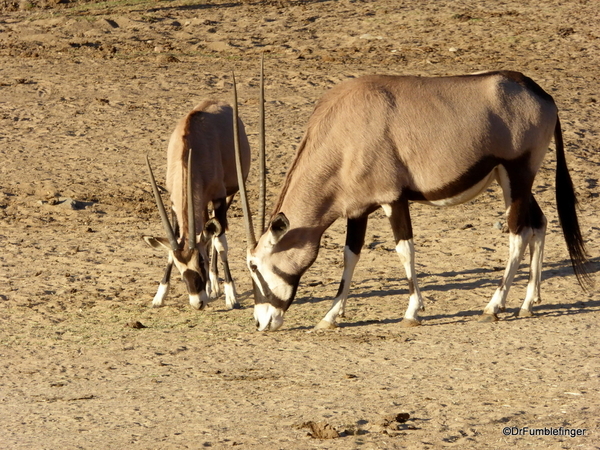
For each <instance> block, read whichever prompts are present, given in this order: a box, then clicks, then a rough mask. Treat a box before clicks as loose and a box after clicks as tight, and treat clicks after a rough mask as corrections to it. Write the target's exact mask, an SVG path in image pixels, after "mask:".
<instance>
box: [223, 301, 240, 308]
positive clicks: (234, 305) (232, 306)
mask: <svg viewBox="0 0 600 450" xmlns="http://www.w3.org/2000/svg"><path fill="white" fill-rule="evenodd" d="M227 308H228V309H242V306H241V305H240V304H239V303H238V302H237V301H236V302H235V303H228V304H227Z"/></svg>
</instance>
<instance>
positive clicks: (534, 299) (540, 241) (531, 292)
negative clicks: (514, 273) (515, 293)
mask: <svg viewBox="0 0 600 450" xmlns="http://www.w3.org/2000/svg"><path fill="white" fill-rule="evenodd" d="M531 200H532V202H531V209H530V213H531V222H532V229H533V235H532V237H531V240H530V242H529V253H530V256H531V259H530V269H529V283H528V284H527V294H526V295H525V300H524V301H523V304H522V305H521V309H520V310H519V312H518V313H517V315H518V316H519V317H529V316H532V315H533V312H532V307H533V305H534V304H536V303H540V302H541V301H542V299H541V295H540V285H541V281H542V260H543V258H544V241H545V239H546V226H547V223H548V221H547V219H546V217H545V216H544V213H543V212H542V210H541V209H540V207H539V205H538V203H537V202H536V201H535V198H533V196H532V197H531Z"/></svg>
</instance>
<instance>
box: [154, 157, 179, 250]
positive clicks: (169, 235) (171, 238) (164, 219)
mask: <svg viewBox="0 0 600 450" xmlns="http://www.w3.org/2000/svg"><path fill="white" fill-rule="evenodd" d="M146 165H147V166H148V172H150V182H151V183H152V191H154V199H155V200H156V206H157V207H158V213H159V214H160V218H161V220H162V224H163V227H164V229H165V232H166V233H167V238H168V239H169V243H170V244H171V249H172V250H173V251H174V252H175V251H177V250H179V243H178V242H177V238H176V237H175V233H174V232H173V228H172V227H171V222H169V218H168V217H167V212H166V211H165V205H164V204H163V201H162V198H161V196H160V192H158V186H157V185H156V180H155V179H154V173H152V167H150V159H149V158H148V155H146Z"/></svg>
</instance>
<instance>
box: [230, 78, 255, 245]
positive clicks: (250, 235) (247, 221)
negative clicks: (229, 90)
mask: <svg viewBox="0 0 600 450" xmlns="http://www.w3.org/2000/svg"><path fill="white" fill-rule="evenodd" d="M231 75H232V77H233V138H234V139H233V146H234V149H235V168H236V172H237V179H238V187H239V190H240V198H241V200H242V211H243V212H244V225H245V226H246V238H247V239H248V249H250V250H252V249H254V247H256V236H255V235H254V226H253V225H252V215H251V214H250V208H249V207H248V194H247V193H246V183H245V182H244V174H243V171H242V156H241V154H240V134H239V126H238V120H239V119H238V97H237V86H236V83H235V73H233V72H232V73H231Z"/></svg>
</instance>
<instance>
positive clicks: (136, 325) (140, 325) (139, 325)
mask: <svg viewBox="0 0 600 450" xmlns="http://www.w3.org/2000/svg"><path fill="white" fill-rule="evenodd" d="M125 326H126V327H128V328H135V329H140V328H148V327H147V326H146V325H144V324H143V323H142V322H140V321H139V320H132V321H131V322H127V323H126V324H125Z"/></svg>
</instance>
